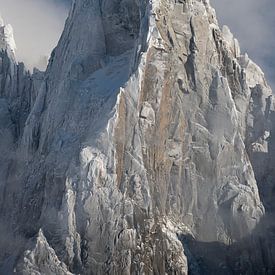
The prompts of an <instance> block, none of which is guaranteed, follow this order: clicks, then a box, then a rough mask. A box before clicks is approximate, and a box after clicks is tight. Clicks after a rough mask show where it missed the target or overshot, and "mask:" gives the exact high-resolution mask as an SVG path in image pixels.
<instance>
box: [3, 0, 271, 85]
mask: <svg viewBox="0 0 275 275" xmlns="http://www.w3.org/2000/svg"><path fill="white" fill-rule="evenodd" d="M70 1H71V0H0V14H1V15H2V17H3V19H4V21H5V23H6V24H7V23H10V24H11V25H12V26H13V29H14V36H15V41H16V44H17V51H16V55H17V59H18V60H19V61H23V62H24V63H25V64H26V65H27V67H28V68H32V67H33V66H37V67H39V68H40V69H44V67H45V63H46V62H45V60H47V57H48V56H49V55H50V53H51V51H52V50H53V48H54V47H55V46H56V44H57V42H58V39H59V37H60V35H61V32H62V30H63V27H64V22H65V19H66V17H67V14H68V9H69V6H70V4H69V3H70ZM210 1H211V3H212V5H213V6H214V8H215V9H216V13H217V16H218V18H219V22H220V25H223V24H226V25H228V26H229V27H230V29H231V31H232V32H233V34H234V35H235V36H236V38H237V39H238V40H239V42H240V45H241V50H242V52H243V53H244V52H247V53H248V55H249V56H250V58H251V59H252V60H254V61H255V62H256V63H257V64H258V65H260V67H261V68H262V69H263V71H264V73H265V75H266V77H267V79H268V81H269V83H270V85H272V86H273V88H274V90H275V51H274V49H275V15H274V12H273V11H274V10H275V0H210Z"/></svg>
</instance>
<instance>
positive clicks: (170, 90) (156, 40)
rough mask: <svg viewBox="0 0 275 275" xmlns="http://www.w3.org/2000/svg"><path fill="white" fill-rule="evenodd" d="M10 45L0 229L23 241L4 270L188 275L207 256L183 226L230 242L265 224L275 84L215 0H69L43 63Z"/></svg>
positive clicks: (4, 77) (2, 257) (2, 111)
mask: <svg viewBox="0 0 275 275" xmlns="http://www.w3.org/2000/svg"><path fill="white" fill-rule="evenodd" d="M4 40H5V38H4ZM6 43H7V41H6ZM9 43H10V42H9ZM9 49H10V50H11V47H10V46H9ZM11 52H12V51H11ZM2 55H3V57H2V74H1V81H3V82H2V85H1V95H2V97H3V101H1V102H0V118H2V117H3V118H4V121H6V122H5V123H4V124H1V127H0V130H2V128H4V129H6V128H8V133H9V134H10V132H11V134H10V135H13V137H14V142H11V145H9V146H10V147H11V148H12V150H13V154H12V158H10V159H9V160H8V161H9V165H2V166H0V168H1V175H4V176H2V178H3V180H2V182H1V185H0V188H1V190H2V191H3V192H2V193H3V194H5V195H2V196H1V197H0V224H4V225H5V232H6V231H7V230H8V231H11V234H12V235H14V236H17V237H18V238H19V237H20V242H18V244H17V243H16V245H11V244H10V245H9V244H8V245H5V248H4V249H0V265H2V266H7V265H8V263H10V260H9V259H11V258H13V259H21V260H20V261H19V262H18V261H16V260H15V261H14V263H13V264H12V265H11V266H13V267H16V268H17V271H18V272H19V273H20V272H21V273H24V272H25V273H26V272H27V273H26V274H29V273H30V274H32V273H31V272H33V274H39V272H40V273H41V274H43V273H45V274H50V273H51V272H53V273H54V272H56V273H58V274H70V273H69V272H71V273H73V274H90V273H93V274H166V273H167V274H187V273H188V268H191V269H192V266H196V270H200V268H201V266H200V265H201V263H200V262H199V261H197V260H196V257H194V255H193V256H192V251H191V250H192V249H191V246H190V245H188V244H187V243H186V242H185V237H186V236H188V238H189V237H190V238H192V239H193V240H194V241H195V242H198V243H199V242H201V243H209V244H210V243H216V242H217V243H219V244H220V245H221V246H229V245H230V244H232V243H239V242H241V241H242V240H243V238H247V237H248V236H249V235H250V234H252V233H253V232H254V231H255V230H256V228H257V226H258V224H259V223H260V221H261V219H262V218H263V216H264V214H265V210H264V207H263V204H262V201H261V199H260V196H259V192H258V187H257V182H256V179H255V173H256V178H257V177H258V176H259V174H258V173H259V171H258V170H259V169H258V168H257V167H258V166H257V165H258V162H257V161H254V156H255V154H254V153H255V152H256V153H258V152H267V151H268V150H269V141H268V138H269V137H270V136H271V137H272V127H271V123H270V113H271V112H272V110H273V109H272V108H273V107H272V99H271V90H270V88H269V87H268V85H267V84H266V83H265V79H264V76H263V73H262V72H261V70H260V69H259V68H258V67H257V66H256V65H255V64H254V63H252V61H251V60H250V59H249V58H248V56H243V55H241V52H240V49H239V45H238V42H237V40H236V39H234V37H233V35H232V34H231V32H230V31H229V29H228V28H227V27H225V28H223V31H221V30H220V29H219V27H218V23H217V20H216V18H215V12H214V10H213V9H212V8H211V6H210V4H209V1H205V0H204V1H199V0H192V1H191V0H185V1H181V0H178V1H168V0H164V1H159V0H153V1H152V2H149V1H136V0H115V1H113V0H103V1H98V0H96V1H92V0H85V1H73V3H72V9H71V11H70V15H69V18H68V20H67V22H66V26H65V29H64V32H63V34H62V37H61V39H60V41H59V44H58V46H57V48H56V49H54V51H53V53H52V56H51V58H50V61H49V65H48V68H47V71H46V72H45V73H40V72H38V71H36V72H35V73H34V74H33V75H32V76H30V75H29V74H28V73H26V72H25V71H24V68H23V65H20V64H19V65H17V64H16V63H15V61H14V59H13V58H11V57H10V55H9V54H7V53H6V52H5V51H3V52H2ZM6 64H8V65H6ZM26 79H27V80H26ZM3 83H4V84H3ZM27 85H29V86H27ZM14 87H17V89H15V88H14ZM18 91H19V94H18ZM15 95H16V96H15ZM18 95H19V96H18ZM7 106H9V107H7ZM9 108H10V110H11V113H10V116H9V115H8V113H7V112H8V111H7V110H8V109H9ZM10 121H13V122H14V126H13V127H15V128H16V129H17V130H16V131H15V132H12V131H13V130H12V127H10V126H8V125H10V123H9V122H10ZM9 131H10V132H9ZM267 133H269V134H267ZM5 140H6V138H3V139H2V140H1V142H4V141H5ZM0 148H1V147H0ZM251 160H252V163H251ZM1 161H3V163H4V162H5V158H1ZM2 167H3V168H2ZM3 230H4V229H3ZM42 232H43V233H42ZM37 234H38V235H37ZM35 236H38V237H35ZM33 238H34V239H33ZM35 238H36V239H35ZM33 240H35V241H33ZM30 243H31V244H32V247H31V248H30ZM0 244H1V242H0ZM244 245H246V244H244ZM2 247H4V246H2ZM228 251H229V252H224V251H223V255H226V253H229V255H228V257H229V258H230V259H232V262H233V263H235V262H234V257H233V256H232V255H233V253H232V254H230V253H231V250H230V249H228ZM238 255H240V257H243V256H242V254H241V253H239V254H238ZM254 256H255V255H254V254H253V255H252V256H251V257H252V258H253V257H254ZM206 258H207V257H206ZM255 258H257V257H256V256H255ZM270 258H271V257H270ZM210 262H211V261H210ZM226 264H227V267H228V266H229V263H226ZM230 264H231V263H230ZM8 266H10V265H8ZM217 266H218V267H217V269H215V268H216V266H213V269H214V270H216V271H217V270H218V268H220V265H219V264H218V265H217ZM262 267H264V263H261V264H260V265H259V267H258V268H259V269H260V268H262ZM228 268H229V267H228ZM239 268H240V270H245V264H243V265H242V264H240V265H239ZM28 272H29V273H28ZM35 272H38V273H35ZM66 272H67V273H66Z"/></svg>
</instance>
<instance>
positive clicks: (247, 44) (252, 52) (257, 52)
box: [211, 0, 275, 89]
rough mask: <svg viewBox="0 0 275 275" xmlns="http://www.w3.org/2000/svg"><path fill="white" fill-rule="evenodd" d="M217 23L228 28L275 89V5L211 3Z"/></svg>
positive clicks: (251, 0) (252, 0) (263, 1)
mask: <svg viewBox="0 0 275 275" xmlns="http://www.w3.org/2000/svg"><path fill="white" fill-rule="evenodd" d="M211 3H212V6H213V7H214V8H215V9H216V13H217V16H218V18H219V21H220V23H222V24H223V25H224V24H225V25H228V26H229V27H230V29H231V31H232V32H233V33H234V35H235V36H236V38H237V39H238V40H239V42H240V45H241V49H242V51H243V52H247V53H248V55H249V56H250V58H251V59H253V60H254V61H255V62H256V63H257V64H258V65H260V67H261V68H262V69H263V71H264V72H265V74H266V77H267V79H268V81H269V83H270V84H271V85H272V86H273V89H274V88H275V53H274V48H275V34H274V26H275V17H274V13H273V11H274V9H275V1H274V0H211Z"/></svg>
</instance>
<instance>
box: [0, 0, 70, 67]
mask: <svg viewBox="0 0 275 275" xmlns="http://www.w3.org/2000/svg"><path fill="white" fill-rule="evenodd" d="M67 13H68V7H67V5H66V4H65V2H64V3H63V0H0V14H1V16H2V18H3V19H4V22H5V24H8V23H10V24H11V25H12V27H13V30H14V37H15V42H16V45H17V50H16V56H17V59H18V60H19V61H24V63H25V64H26V65H27V67H28V68H32V67H33V66H34V65H36V66H38V67H40V68H41V60H43V59H44V60H45V58H47V57H46V56H49V55H50V53H51V51H52V49H53V48H54V47H55V46H56V44H57V41H58V39H59V37H60V34H61V32H62V30H63V27H64V23H65V20H66V17H67ZM42 63H43V62H42ZM44 63H45V62H44Z"/></svg>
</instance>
